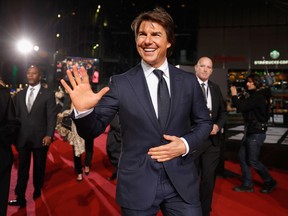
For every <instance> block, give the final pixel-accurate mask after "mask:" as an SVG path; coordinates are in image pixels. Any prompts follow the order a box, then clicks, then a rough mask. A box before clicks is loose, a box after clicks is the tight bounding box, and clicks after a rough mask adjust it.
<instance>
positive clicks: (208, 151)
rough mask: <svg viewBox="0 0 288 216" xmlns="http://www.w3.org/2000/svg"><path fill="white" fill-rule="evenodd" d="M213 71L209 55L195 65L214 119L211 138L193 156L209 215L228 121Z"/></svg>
mask: <svg viewBox="0 0 288 216" xmlns="http://www.w3.org/2000/svg"><path fill="white" fill-rule="evenodd" d="M212 72H213V63H212V60H211V59H210V58H208V57H202V58H200V59H199V60H198V62H197V64H196V65H195V73H196V76H197V79H198V82H199V84H200V86H201V88H203V89H202V90H203V96H204V98H205V100H206V104H207V108H208V109H209V110H210V116H211V119H212V121H213V128H212V131H211V133H210V136H209V138H208V139H207V140H206V141H205V142H204V145H202V146H201V147H200V148H199V151H198V152H196V153H195V155H194V156H193V157H195V158H196V164H197V167H198V171H199V174H200V176H201V180H200V200H201V205H202V213H203V216H209V215H210V211H211V203H212V196H213V190H214V185H215V176H216V174H215V172H216V168H217V166H218V164H219V161H220V144H221V143H220V141H221V135H222V134H221V129H222V128H223V126H224V123H225V121H226V106H225V101H224V99H223V96H222V93H221V90H220V88H219V86H218V85H217V84H216V83H213V82H212V81H210V80H209V78H210V76H211V75H212Z"/></svg>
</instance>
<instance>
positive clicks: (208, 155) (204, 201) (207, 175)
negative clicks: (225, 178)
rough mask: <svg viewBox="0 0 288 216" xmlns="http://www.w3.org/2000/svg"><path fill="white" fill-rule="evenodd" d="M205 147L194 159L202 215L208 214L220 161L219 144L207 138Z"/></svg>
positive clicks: (207, 215)
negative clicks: (198, 180)
mask: <svg viewBox="0 0 288 216" xmlns="http://www.w3.org/2000/svg"><path fill="white" fill-rule="evenodd" d="M204 145H206V148H205V149H203V150H202V152H201V154H199V156H198V157H197V158H196V159H195V164H196V167H197V168H198V172H199V176H200V201H201V207H202V214H203V216H209V215H210V211H211V209H212V208H211V205H212V198H213V191H214V186H215V179H216V169H217V166H218V164H219V161H220V146H215V145H212V143H211V142H210V140H207V141H206V142H205V143H204Z"/></svg>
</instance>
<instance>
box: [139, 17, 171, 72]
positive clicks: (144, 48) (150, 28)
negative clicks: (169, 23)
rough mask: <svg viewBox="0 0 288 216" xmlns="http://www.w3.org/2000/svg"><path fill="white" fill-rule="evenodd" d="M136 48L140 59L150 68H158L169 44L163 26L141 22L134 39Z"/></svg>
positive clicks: (150, 22) (162, 61) (164, 58)
mask: <svg viewBox="0 0 288 216" xmlns="http://www.w3.org/2000/svg"><path fill="white" fill-rule="evenodd" d="M136 46H137V51H138V53H139V55H140V56H141V58H142V59H143V60H144V61H145V62H146V63H147V64H149V65H150V66H152V67H154V68H158V67H160V66H161V65H162V64H163V63H164V61H165V60H166V56H167V49H168V48H169V47H170V46H171V44H170V43H169V42H168V39H167V35H166V32H165V30H164V28H163V26H161V25H160V24H158V23H155V22H152V21H143V22H142V23H141V24H140V27H139V31H138V34H137V37H136Z"/></svg>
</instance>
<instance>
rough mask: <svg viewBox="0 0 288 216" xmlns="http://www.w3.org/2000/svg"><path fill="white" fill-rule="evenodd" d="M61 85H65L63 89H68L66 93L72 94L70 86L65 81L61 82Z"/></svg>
mask: <svg viewBox="0 0 288 216" xmlns="http://www.w3.org/2000/svg"><path fill="white" fill-rule="evenodd" d="M60 82H61V84H62V85H63V87H64V88H65V89H66V91H67V92H68V94H70V92H71V91H72V89H71V88H70V86H69V85H68V84H67V83H66V81H65V80H64V79H61V80H60Z"/></svg>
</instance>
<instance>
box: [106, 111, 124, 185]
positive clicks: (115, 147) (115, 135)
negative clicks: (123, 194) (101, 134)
mask: <svg viewBox="0 0 288 216" xmlns="http://www.w3.org/2000/svg"><path fill="white" fill-rule="evenodd" d="M121 143H122V138H121V128H120V122H119V116H118V114H116V115H115V117H114V119H113V120H112V121H111V122H110V128H109V131H108V135H107V141H106V151H107V155H108V158H109V160H110V162H111V163H112V165H113V168H114V170H113V172H112V175H111V176H110V177H109V178H108V180H109V181H112V180H114V179H116V177H117V171H118V160H119V157H120V152H121Z"/></svg>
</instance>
